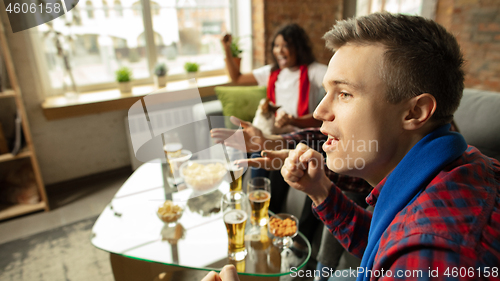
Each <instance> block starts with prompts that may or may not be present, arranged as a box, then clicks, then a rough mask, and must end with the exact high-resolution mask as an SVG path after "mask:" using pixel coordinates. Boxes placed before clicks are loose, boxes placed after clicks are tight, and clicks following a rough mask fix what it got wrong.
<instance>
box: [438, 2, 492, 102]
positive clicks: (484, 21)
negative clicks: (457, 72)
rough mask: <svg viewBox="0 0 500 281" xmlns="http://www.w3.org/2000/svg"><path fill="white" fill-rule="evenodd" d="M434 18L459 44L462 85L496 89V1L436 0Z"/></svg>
mask: <svg viewBox="0 0 500 281" xmlns="http://www.w3.org/2000/svg"><path fill="white" fill-rule="evenodd" d="M436 21H437V22H439V23H440V24H442V25H443V26H444V27H446V28H447V29H448V30H449V31H450V32H452V33H453V34H454V35H455V36H456V37H457V40H458V42H459V44H460V46H461V47H462V51H463V53H464V57H465V60H466V64H465V71H466V79H465V86H466V87H468V88H476V89H483V90H490V91H498V92H500V1H498V0H439V2H438V6H437V11H436Z"/></svg>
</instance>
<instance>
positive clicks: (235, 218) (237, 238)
mask: <svg viewBox="0 0 500 281" xmlns="http://www.w3.org/2000/svg"><path fill="white" fill-rule="evenodd" d="M221 208H222V212H223V218H224V224H225V225H226V230H227V239H228V257H229V259H230V260H235V261H241V260H243V259H245V256H246V255H247V250H246V248H245V227H246V223H247V220H248V218H249V217H250V212H251V209H250V202H249V201H248V197H247V196H246V194H245V193H243V192H241V191H230V192H228V193H226V194H224V195H223V196H222V199H221Z"/></svg>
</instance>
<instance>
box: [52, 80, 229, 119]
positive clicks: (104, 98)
mask: <svg viewBox="0 0 500 281" xmlns="http://www.w3.org/2000/svg"><path fill="white" fill-rule="evenodd" d="M223 85H230V79H229V77H228V76H227V75H220V76H210V77H203V78H198V79H197V86H198V90H199V92H200V97H202V98H204V97H210V96H213V95H215V92H214V91H213V88H214V87H216V86H223ZM192 87H193V86H192V85H191V84H189V82H188V80H179V81H169V82H167V86H166V87H165V88H164V89H165V90H166V91H167V92H169V91H179V90H183V89H188V88H192ZM157 90H158V89H157V88H155V86H154V85H140V86H133V88H132V92H131V93H126V94H122V93H120V91H119V90H118V89H111V90H103V91H93V92H86V93H81V94H79V95H78V96H77V97H76V98H75V99H74V100H68V99H67V98H66V97H64V96H54V97H49V98H47V99H45V101H44V102H43V103H42V109H43V112H44V115H45V117H46V118H47V119H48V120H56V119H63V118H70V117H76V116H83V115H88V114H97V113H102V112H107V111H114V110H124V109H129V108H130V106H132V104H134V103H135V102H136V101H137V100H139V99H140V98H141V97H144V96H146V95H148V94H150V93H152V92H153V91H157Z"/></svg>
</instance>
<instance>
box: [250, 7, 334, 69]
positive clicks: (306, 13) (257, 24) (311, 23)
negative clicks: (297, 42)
mask: <svg viewBox="0 0 500 281" xmlns="http://www.w3.org/2000/svg"><path fill="white" fill-rule="evenodd" d="M342 3H343V1H342V0H279V1H264V0H252V19H253V20H254V22H253V32H254V38H253V39H254V51H253V54H254V67H259V66H262V65H264V64H268V63H270V62H271V60H270V57H269V56H270V55H271V54H269V44H270V42H271V41H272V36H273V35H274V32H275V31H276V30H277V29H278V28H279V27H280V26H282V25H283V24H287V23H297V24H299V25H300V26H302V28H304V29H305V30H306V32H307V34H308V35H309V38H310V39H311V42H312V45H313V52H314V55H315V56H316V59H317V60H318V61H319V62H321V63H324V64H328V61H329V60H330V58H331V56H332V52H331V51H330V50H328V49H326V48H325V42H324V40H323V39H321V38H322V37H323V34H325V33H326V32H327V31H328V30H330V29H331V28H332V26H333V24H334V23H335V21H336V20H338V19H341V18H342V12H343V4H342Z"/></svg>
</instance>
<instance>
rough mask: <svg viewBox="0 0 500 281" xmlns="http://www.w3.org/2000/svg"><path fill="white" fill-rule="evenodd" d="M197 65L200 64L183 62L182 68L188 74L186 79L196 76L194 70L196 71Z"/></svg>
mask: <svg viewBox="0 0 500 281" xmlns="http://www.w3.org/2000/svg"><path fill="white" fill-rule="evenodd" d="M199 67H200V65H199V64H197V63H195V62H186V63H185V64H184V69H185V70H186V72H187V74H188V79H191V78H196V72H198V68H199Z"/></svg>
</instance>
